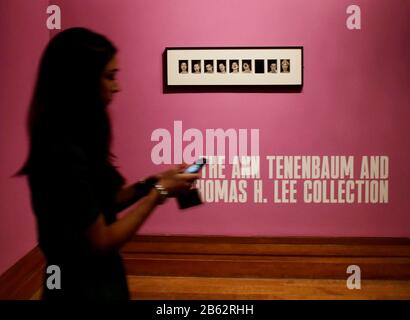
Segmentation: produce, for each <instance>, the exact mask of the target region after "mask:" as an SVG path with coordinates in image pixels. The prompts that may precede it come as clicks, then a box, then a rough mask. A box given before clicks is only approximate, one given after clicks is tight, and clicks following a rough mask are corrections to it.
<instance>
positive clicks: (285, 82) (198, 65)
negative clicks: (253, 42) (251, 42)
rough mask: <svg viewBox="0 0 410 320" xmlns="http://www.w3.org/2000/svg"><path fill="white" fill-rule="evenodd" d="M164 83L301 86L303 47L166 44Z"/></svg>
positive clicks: (178, 84) (174, 84)
mask: <svg viewBox="0 0 410 320" xmlns="http://www.w3.org/2000/svg"><path fill="white" fill-rule="evenodd" d="M165 60H166V62H165V72H164V75H165V77H166V79H165V84H166V85H167V86H168V87H173V86H300V87H301V86H303V47H227V48H219V47H218V48H213V47H209V48H182V47H178V48H175V47H174V48H166V49H165Z"/></svg>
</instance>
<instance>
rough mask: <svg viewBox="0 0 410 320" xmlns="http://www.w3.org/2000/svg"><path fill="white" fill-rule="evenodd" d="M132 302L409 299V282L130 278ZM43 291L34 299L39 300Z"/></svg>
mask: <svg viewBox="0 0 410 320" xmlns="http://www.w3.org/2000/svg"><path fill="white" fill-rule="evenodd" d="M128 283H129V288H130V291H131V298H132V299H133V300H161V299H164V300H191V299H198V300H224V299H226V300H241V299H242V300H305V299H307V300H309V299H312V300H329V299H334V300H343V299H354V300H390V299H394V300H410V281H398V280H397V281H396V280H364V281H362V288H361V289H360V290H349V289H347V287H346V281H345V280H328V279H246V278H204V277H152V276H129V277H128ZM40 294H41V292H40V290H39V291H37V292H36V294H35V295H34V296H33V297H32V298H31V299H32V300H38V299H39V297H40Z"/></svg>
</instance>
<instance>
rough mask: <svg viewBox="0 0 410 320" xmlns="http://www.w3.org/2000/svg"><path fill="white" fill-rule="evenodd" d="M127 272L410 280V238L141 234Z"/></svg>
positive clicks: (126, 253) (128, 249)
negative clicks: (356, 273) (356, 272)
mask: <svg viewBox="0 0 410 320" xmlns="http://www.w3.org/2000/svg"><path fill="white" fill-rule="evenodd" d="M122 253H123V257H124V260H125V265H126V269H127V274H128V275H146V276H184V277H250V278H306V279H346V277H347V275H346V270H347V267H348V266H349V265H358V266H359V267H360V268H361V275H362V279H379V280H389V279H390V280H392V279H396V280H405V279H410V239H393V238H260V237H258V238H255V237H212V236H205V237H204V236H202V237H189V236H138V237H135V238H134V241H131V242H130V243H129V244H127V245H126V246H125V247H124V249H123V250H122Z"/></svg>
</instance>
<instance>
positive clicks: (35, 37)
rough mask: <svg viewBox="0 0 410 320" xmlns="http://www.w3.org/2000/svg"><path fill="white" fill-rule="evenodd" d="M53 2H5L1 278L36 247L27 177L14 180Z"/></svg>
mask: <svg viewBox="0 0 410 320" xmlns="http://www.w3.org/2000/svg"><path fill="white" fill-rule="evenodd" d="M47 3H48V1H45V0H36V1H27V0H2V1H0V39H1V52H0V70H1V75H2V76H1V85H0V101H1V108H0V163H1V166H0V215H1V222H0V274H1V273H2V272H3V271H4V270H6V269H7V268H8V267H9V266H11V265H12V264H13V263H14V262H16V261H17V260H18V259H19V258H21V256H22V255H24V254H26V253H27V252H28V251H29V250H31V249H32V248H33V247H34V246H35V244H36V234H35V222H34V218H33V214H32V213H31V206H30V202H29V192H28V189H27V184H26V181H25V179H22V178H11V175H13V174H14V173H15V171H16V170H17V169H18V167H19V166H20V165H21V164H22V162H23V161H24V160H25V157H26V153H27V136H26V128H25V117H26V112H27V110H28V103H29V100H30V96H31V91H32V88H33V82H34V78H35V74H36V69H37V63H38V60H39V57H40V54H41V51H42V50H43V48H44V46H45V44H46V43H47V41H48V38H49V32H48V30H47V28H46V27H45V16H46V8H47Z"/></svg>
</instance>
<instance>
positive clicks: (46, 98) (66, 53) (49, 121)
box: [15, 28, 117, 176]
mask: <svg viewBox="0 0 410 320" xmlns="http://www.w3.org/2000/svg"><path fill="white" fill-rule="evenodd" d="M116 52H117V49H116V48H115V46H114V45H113V44H112V43H111V42H110V41H109V40H108V39H107V38H106V37H104V36H103V35H100V34H97V33H94V32H92V31H90V30H87V29H84V28H71V29H67V30H65V31H62V32H60V33H59V34H57V35H56V36H55V37H54V38H53V39H52V40H51V41H50V42H49V44H48V46H47V48H46V49H45V51H44V53H43V56H42V58H41V61H40V66H39V70H38V75H37V81H36V85H35V88H34V92H33V96H32V100H31V104H30V108H29V113H28V119H27V126H28V134H29V155H28V158H27V160H26V162H25V164H24V165H23V167H22V168H21V169H20V170H19V171H18V172H17V173H16V175H15V176H19V175H26V174H29V173H30V168H31V166H32V164H33V162H34V159H35V158H36V155H37V154H40V153H41V151H38V150H41V148H42V147H44V145H46V144H47V143H49V142H51V143H61V142H62V141H67V142H70V143H74V144H76V145H78V146H81V147H83V149H84V151H85V152H86V153H87V154H88V156H89V157H90V159H92V160H93V161H95V162H96V163H100V164H103V163H111V161H112V159H113V158H115V156H114V155H113V154H112V153H111V152H110V145H111V126H110V119H109V115H108V112H107V108H106V105H105V103H104V100H103V95H102V87H101V77H102V73H103V70H104V68H105V66H106V65H107V64H108V62H109V61H110V60H111V59H112V58H113V56H114V55H115V54H116Z"/></svg>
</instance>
